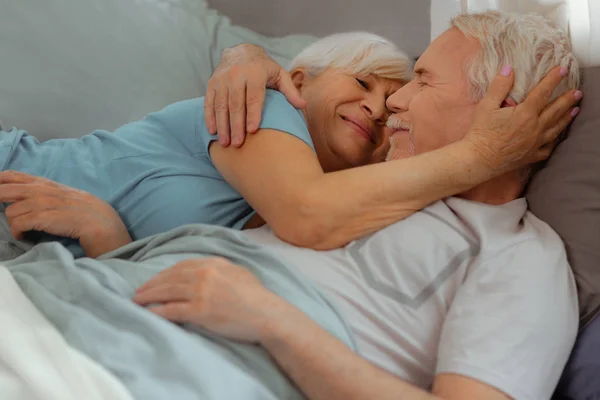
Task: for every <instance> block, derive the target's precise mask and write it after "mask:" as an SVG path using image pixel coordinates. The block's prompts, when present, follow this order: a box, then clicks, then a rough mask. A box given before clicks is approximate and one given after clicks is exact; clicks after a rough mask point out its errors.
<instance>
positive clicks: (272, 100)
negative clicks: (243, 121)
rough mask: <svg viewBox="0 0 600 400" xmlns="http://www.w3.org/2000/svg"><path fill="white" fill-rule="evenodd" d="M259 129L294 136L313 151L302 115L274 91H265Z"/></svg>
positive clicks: (281, 95)
mask: <svg viewBox="0 0 600 400" xmlns="http://www.w3.org/2000/svg"><path fill="white" fill-rule="evenodd" d="M259 129H274V130H278V131H282V132H285V133H288V134H290V135H293V136H296V137H297V138H299V139H301V140H302V141H304V142H305V143H306V144H308V145H309V146H310V147H311V148H312V149H313V150H314V145H313V142H312V139H311V137H310V133H309V131H308V126H307V124H306V119H305V118H304V114H303V113H302V111H301V110H298V109H296V108H294V106H293V105H291V104H290V103H289V102H288V101H287V99H286V98H285V96H284V95H283V94H281V93H279V92H278V91H276V90H271V89H267V92H266V95H265V105H264V108H263V112H262V116H261V122H260V126H259Z"/></svg>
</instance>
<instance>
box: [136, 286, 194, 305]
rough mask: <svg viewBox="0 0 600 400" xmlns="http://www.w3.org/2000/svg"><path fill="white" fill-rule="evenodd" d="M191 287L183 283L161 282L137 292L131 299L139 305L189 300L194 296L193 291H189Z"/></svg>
mask: <svg viewBox="0 0 600 400" xmlns="http://www.w3.org/2000/svg"><path fill="white" fill-rule="evenodd" d="M192 288H193V287H192V286H190V285H187V284H185V283H163V284H162V285H160V286H157V287H154V288H152V289H148V290H145V291H143V292H137V293H136V294H135V296H134V297H133V301H134V302H135V303H137V304H139V305H146V304H152V303H168V302H172V301H184V300H191V299H192V298H193V297H194V293H193V292H192V291H191V289H192Z"/></svg>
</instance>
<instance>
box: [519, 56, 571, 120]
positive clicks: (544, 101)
mask: <svg viewBox="0 0 600 400" xmlns="http://www.w3.org/2000/svg"><path fill="white" fill-rule="evenodd" d="M568 73H569V71H568V69H567V68H565V67H556V68H553V69H552V70H551V71H550V72H548V74H547V75H546V76H545V77H544V78H543V79H542V80H541V81H540V83H538V85H537V86H536V87H534V88H533V89H532V90H531V92H529V94H528V95H527V98H526V99H525V101H523V104H524V105H526V106H527V107H531V108H532V109H533V110H534V111H537V113H538V115H539V114H540V113H541V112H542V110H543V109H544V108H545V107H546V106H547V105H548V103H549V102H550V99H551V98H552V93H554V89H556V87H557V86H558V85H559V84H560V82H561V81H562V80H563V78H564V77H565V76H566V75H567V74H568Z"/></svg>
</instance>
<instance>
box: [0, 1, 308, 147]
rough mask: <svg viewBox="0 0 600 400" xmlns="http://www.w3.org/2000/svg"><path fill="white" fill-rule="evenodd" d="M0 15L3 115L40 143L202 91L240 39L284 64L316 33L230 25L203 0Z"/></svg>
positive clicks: (59, 4)
mask: <svg viewBox="0 0 600 400" xmlns="http://www.w3.org/2000/svg"><path fill="white" fill-rule="evenodd" d="M1 8H2V11H1V12H0V37H2V38H5V40H0V65H1V67H0V73H1V75H0V119H2V121H3V122H4V127H5V128H10V127H11V126H17V127H18V128H20V129H25V130H27V131H29V132H30V133H32V134H34V135H36V136H37V137H39V138H40V139H41V140H46V139H49V138H53V137H77V136H81V135H83V134H85V133H88V132H90V131H92V130H94V129H107V130H113V129H114V128H116V127H118V126H119V125H122V124H124V123H126V122H129V121H133V120H136V119H139V118H142V117H143V116H145V115H146V114H147V113H149V112H152V111H155V110H159V109H161V108H162V107H164V106H166V105H167V104H170V103H173V102H176V101H179V100H183V99H186V98H192V97H198V96H203V95H204V91H205V88H206V83H207V81H208V79H209V78H210V75H211V72H212V70H213V68H214V67H215V66H216V64H217V63H218V60H219V57H220V54H221V51H222V50H223V49H224V48H226V47H229V46H233V45H235V44H238V43H241V42H252V43H256V44H259V45H261V46H263V47H265V48H266V49H267V51H269V52H270V53H271V54H272V55H273V56H274V57H275V59H276V60H277V61H279V62H281V63H283V64H286V63H287V62H289V61H290V60H291V58H293V57H294V56H295V55H296V54H297V53H298V52H299V51H300V50H301V49H302V48H303V47H304V46H305V45H307V44H308V43H310V42H311V41H312V40H314V38H312V37H309V36H293V37H292V36H291V37H286V38H267V37H264V36H262V35H258V34H256V33H254V32H251V31H249V30H247V29H243V28H240V27H235V26H232V25H231V23H230V21H229V19H228V18H226V17H223V16H221V15H219V14H217V13H216V12H215V11H213V10H210V9H208V7H207V5H206V2H205V1H204V0H178V1H170V0H162V1H161V0H102V1H86V0H84V1H82V0H51V1H48V0H18V1H3V2H2V7H1Z"/></svg>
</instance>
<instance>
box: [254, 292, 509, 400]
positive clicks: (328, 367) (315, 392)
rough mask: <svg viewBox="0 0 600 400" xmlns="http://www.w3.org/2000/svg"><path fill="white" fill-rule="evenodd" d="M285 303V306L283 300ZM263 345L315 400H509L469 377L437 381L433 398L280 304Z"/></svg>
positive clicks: (458, 376) (302, 315)
mask: <svg viewBox="0 0 600 400" xmlns="http://www.w3.org/2000/svg"><path fill="white" fill-rule="evenodd" d="M281 301H282V302H283V300H281ZM279 307H281V311H279V312H278V313H274V314H280V316H281V317H280V318H277V319H276V320H272V321H271V323H270V324H267V325H265V328H264V330H263V332H262V333H261V344H262V345H263V346H264V347H265V348H266V349H267V351H268V352H269V353H270V354H271V356H273V358H275V360H276V361H277V362H278V363H279V365H280V366H281V367H282V368H283V369H284V370H285V371H286V372H287V374H288V375H289V376H290V377H291V378H292V379H293V380H294V382H296V384H297V385H298V386H299V387H300V388H301V389H302V391H303V392H304V393H305V394H306V395H307V396H308V398H309V399H311V400H329V399H348V400H370V399H378V400H387V399H390V400H401V399H407V400H434V399H447V400H455V399H456V400H459V399H460V400H470V399H473V400H475V399H477V400H484V399H485V400H506V399H509V397H508V396H506V395H505V394H504V393H502V392H500V391H498V390H496V389H494V388H493V387H491V386H488V385H486V384H484V383H481V382H478V381H476V380H473V379H470V378H468V377H465V376H460V375H454V374H444V375H440V376H438V377H437V378H436V380H435V383H434V386H433V394H431V393H428V392H426V391H424V390H422V389H420V388H418V387H416V386H414V385H412V384H410V383H408V382H405V381H403V380H401V379H399V378H398V377H395V376H393V375H391V374H390V373H388V372H386V371H384V370H382V369H380V368H378V367H376V366H374V365H373V364H371V363H370V362H368V361H366V360H365V359H363V358H361V357H359V356H358V355H357V354H356V353H354V352H352V351H351V350H350V349H349V348H348V347H346V346H345V345H344V344H343V343H341V342H340V341H339V340H337V339H336V338H335V337H333V336H332V335H330V334H329V333H327V332H326V331H324V330H323V329H322V328H321V327H319V326H318V325H317V324H316V323H314V322H313V321H312V320H311V319H310V318H308V317H307V316H306V315H305V314H303V313H302V312H301V311H299V310H298V309H295V308H294V307H292V306H290V305H288V304H280V305H279Z"/></svg>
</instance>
